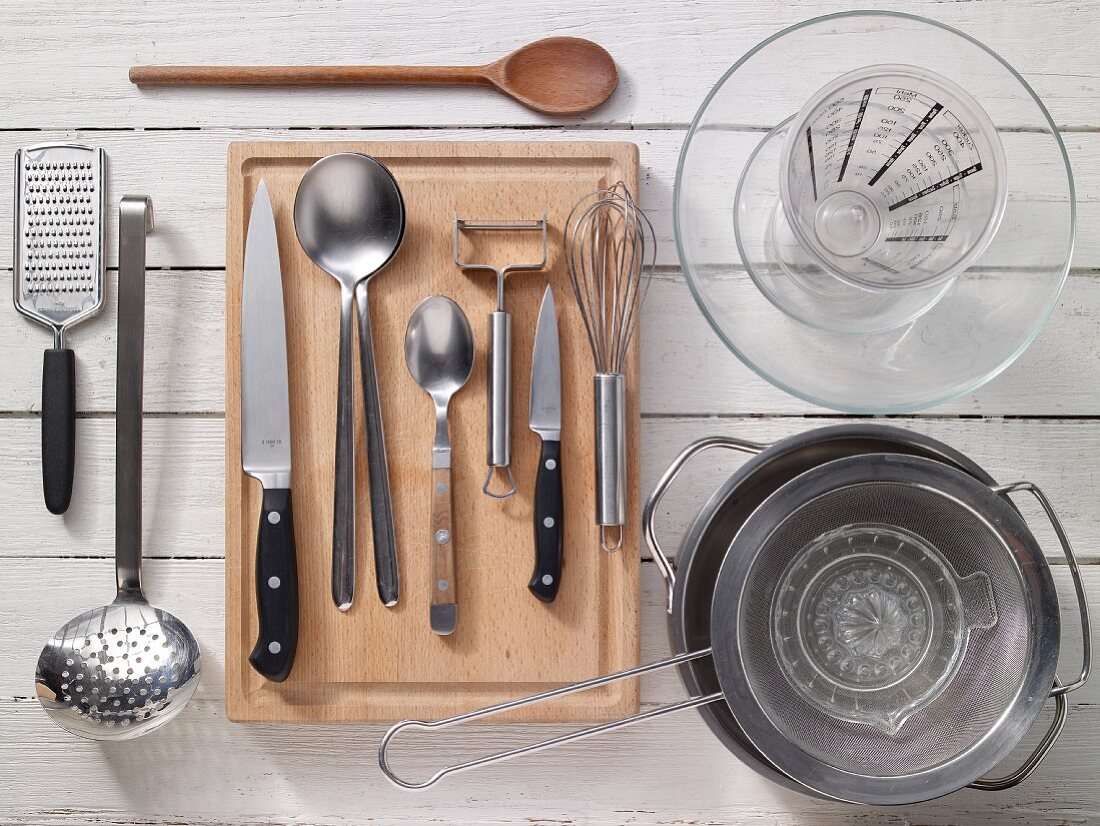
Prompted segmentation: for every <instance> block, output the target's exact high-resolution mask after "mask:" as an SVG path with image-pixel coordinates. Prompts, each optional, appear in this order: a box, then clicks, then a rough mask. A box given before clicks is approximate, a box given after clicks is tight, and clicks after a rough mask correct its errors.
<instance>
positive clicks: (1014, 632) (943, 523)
mask: <svg viewBox="0 0 1100 826" xmlns="http://www.w3.org/2000/svg"><path fill="white" fill-rule="evenodd" d="M867 524H875V525H883V526H891V527H893V528H896V529H900V530H902V531H905V532H908V533H910V534H913V535H914V536H916V537H919V538H920V539H921V540H923V541H924V542H926V543H928V544H929V545H931V546H932V547H934V548H936V549H937V550H938V551H939V553H940V554H941V555H942V556H943V559H944V560H945V561H946V562H948V563H949V564H950V565H951V567H952V568H953V569H954V571H955V572H956V573H957V574H958V576H959V577H960V578H963V579H965V578H967V577H969V576H971V575H973V574H976V573H979V574H984V575H985V576H987V577H988V580H989V586H990V590H991V591H992V596H993V604H994V605H995V606H996V608H997V616H996V623H995V624H994V625H992V627H989V628H980V627H979V628H974V629H972V630H971V632H970V634H969V637H968V639H967V640H966V647H965V650H964V651H963V652H962V654H961V657H960V660H959V663H958V666H957V670H956V671H955V673H954V675H953V676H952V677H951V679H950V680H949V681H948V682H947V683H946V685H945V686H944V687H943V688H942V690H941V692H940V693H939V695H938V696H936V697H935V698H934V699H932V700H931V701H930V702H928V703H927V704H926V705H924V706H923V707H921V708H919V709H917V710H916V711H914V712H913V713H912V714H911V715H910V716H909V717H908V718H907V719H906V720H905V721H904V722H903V723H902V725H901V726H900V728H898V729H897V731H896V732H895V733H892V734H891V733H889V732H887V731H884V730H883V729H882V728H880V727H877V726H875V725H870V724H866V723H858V722H853V721H851V720H845V719H839V718H837V717H836V716H834V715H832V714H829V713H826V712H825V711H824V710H822V709H821V708H818V707H817V706H815V705H814V704H812V703H810V702H809V701H808V700H807V698H806V696H805V693H804V692H803V691H801V690H799V689H797V688H796V687H795V686H793V685H792V684H791V681H790V679H789V677H788V676H787V674H786V673H785V672H784V669H783V667H782V666H781V664H780V662H779V659H778V655H777V652H776V649H775V646H774V642H773V637H772V634H771V632H770V627H769V624H770V622H771V617H772V612H773V608H774V600H775V594H776V590H777V588H778V587H779V585H780V583H781V581H782V579H783V576H784V573H785V571H786V570H787V568H788V566H789V565H790V563H791V561H792V560H793V559H794V558H795V556H796V555H798V554H799V552H800V551H802V550H803V549H804V548H806V546H807V545H809V544H810V543H812V542H814V541H815V540H816V539H818V538H819V537H821V536H822V535H823V534H826V533H828V532H830V531H837V530H842V529H845V528H848V527H850V526H855V525H867ZM1031 610H1032V607H1031V606H1030V604H1029V596H1028V594H1027V592H1026V591H1025V589H1024V585H1023V582H1022V581H1021V579H1020V574H1019V569H1018V567H1017V565H1016V563H1015V561H1014V560H1013V558H1012V554H1011V552H1010V550H1009V549H1008V548H1006V547H1005V545H1004V543H1003V542H1002V541H1001V540H1000V538H999V537H998V536H997V535H996V534H994V533H993V531H991V530H990V529H989V527H988V526H987V525H986V524H985V523H984V522H983V521H982V520H981V519H979V518H978V517H976V516H975V515H974V514H973V513H972V512H970V511H969V510H968V509H966V508H965V507H962V506H960V504H959V503H957V502H955V501H954V500H952V499H950V498H948V497H947V496H945V495H943V494H941V493H937V492H935V491H931V490H928V489H925V488H922V487H918V486H916V485H906V484H897V483H885V482H871V483H861V484H856V485H851V486H848V487H844V488H839V489H837V490H834V491H832V492H829V493H826V494H823V495H821V496H819V497H817V498H815V499H814V500H812V501H811V502H809V503H808V504H806V505H804V506H802V507H800V508H797V509H795V510H794V511H792V512H791V514H789V515H788V516H787V518H786V519H785V520H783V522H782V523H781V524H780V525H779V527H778V528H777V529H776V530H775V531H773V532H772V533H771V535H770V536H769V537H768V538H767V540H766V541H765V543H764V545H763V546H762V547H761V548H760V550H759V553H756V554H755V558H754V562H753V564H752V566H751V567H750V569H749V572H748V574H747V576H746V578H745V585H744V591H743V597H742V604H741V613H740V617H739V620H738V628H737V634H738V644H739V648H740V651H741V658H742V662H743V665H744V671H745V676H746V680H747V682H748V685H749V687H750V688H751V690H752V692H753V694H754V695H755V697H756V700H757V702H758V703H759V704H760V706H761V708H762V709H763V710H764V713H765V714H766V715H767V716H768V718H769V719H770V720H771V722H772V723H773V724H774V725H775V726H776V728H778V729H779V730H780V731H781V732H782V733H783V734H784V736H785V737H786V738H787V739H789V740H790V741H791V742H793V743H794V744H796V745H797V746H798V747H799V748H801V749H803V750H804V751H806V752H807V753H808V754H810V755H812V756H813V757H815V758H816V759H818V760H820V761H822V762H824V763H826V764H828V765H830V766H833V767H835V768H838V769H841V770H843V771H849V772H854V773H857V774H863V775H869V776H879V777H895V776H901V775H908V774H913V773H916V772H921V771H925V770H928V769H931V768H934V767H937V766H941V765H943V764H944V763H947V762H949V761H951V760H953V759H954V758H956V757H958V756H960V755H961V754H963V753H964V752H966V751H967V750H969V749H970V748H971V747H973V746H974V745H975V744H976V743H977V742H978V741H979V740H981V739H982V738H983V737H985V736H986V735H987V734H988V733H989V731H990V730H991V729H992V728H994V726H995V725H996V723H997V721H998V719H999V718H1000V717H1001V716H1002V715H1003V713H1004V712H1005V710H1006V709H1007V708H1008V707H1009V706H1010V704H1011V703H1012V701H1013V699H1014V697H1015V696H1016V694H1017V693H1018V691H1019V689H1020V686H1021V684H1022V682H1023V679H1024V676H1025V674H1026V673H1027V671H1028V668H1029V662H1028V656H1029V654H1028V652H1029V651H1030V650H1031V646H1030V645H1029V639H1030V634H1031V623H1030V615H1031Z"/></svg>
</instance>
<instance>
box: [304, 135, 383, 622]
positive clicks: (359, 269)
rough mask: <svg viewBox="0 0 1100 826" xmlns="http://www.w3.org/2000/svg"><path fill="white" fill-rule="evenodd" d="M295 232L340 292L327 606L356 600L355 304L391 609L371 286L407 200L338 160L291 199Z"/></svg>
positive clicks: (363, 165) (378, 542) (373, 172)
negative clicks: (353, 357)
mask: <svg viewBox="0 0 1100 826" xmlns="http://www.w3.org/2000/svg"><path fill="white" fill-rule="evenodd" d="M294 231H295V232H296V233H297V235H298V242H299V243H300V244H301V245H302V249H303V250H305V253H306V255H308V256H309V257H310V259H311V260H312V261H313V263H314V264H316V265H317V266H318V267H320V268H321V269H322V270H324V271H325V272H327V273H328V274H329V275H331V276H332V277H333V278H335V279H336V281H337V282H338V283H339V284H340V355H339V361H338V367H337V390H336V469H335V479H334V487H333V517H332V600H333V602H334V603H335V604H336V607H337V608H339V609H340V610H341V611H347V610H348V609H349V608H351V602H352V599H353V598H354V596H355V412H354V409H353V407H352V401H353V398H354V397H353V395H352V365H353V360H352V330H353V325H354V319H355V305H356V301H357V300H358V304H359V368H360V372H361V374H362V382H363V405H364V407H365V408H366V424H367V471H368V474H369V476H370V507H371V514H370V515H371V532H372V536H373V539H374V570H375V576H376V578H377V583H378V597H379V599H381V600H382V604H383V605H385V606H386V607H392V606H393V605H396V604H397V599H398V596H399V583H398V573H397V540H396V538H395V535H394V528H393V502H392V500H391V499H390V477H389V468H388V465H387V463H386V440H385V434H384V432H383V428H382V404H381V401H380V399H379V395H378V374H377V372H376V370H375V365H374V344H373V339H372V338H371V324H370V305H369V300H368V293H367V287H368V284H367V282H368V281H369V280H370V279H371V278H372V277H373V276H374V275H375V274H376V273H377V272H378V271H379V270H381V269H382V268H383V267H385V266H386V264H388V263H389V261H390V259H391V258H393V256H394V255H395V254H396V253H397V249H398V247H400V246H401V239H402V237H403V236H404V234H405V201H404V199H403V198H402V197H401V190H400V189H399V188H398V186H397V181H396V180H394V177H393V175H391V174H390V171H389V170H388V169H386V167H384V166H383V165H382V164H381V163H379V162H378V161H376V160H375V159H374V158H372V157H370V156H368V155H362V154H360V153H357V152H339V153H337V154H335V155H329V156H327V157H324V158H321V159H320V160H319V161H317V162H316V163H315V164H313V166H311V167H310V168H309V169H308V170H307V171H306V174H305V175H304V176H303V177H302V182H301V183H300V184H299V185H298V193H297V195H296V196H295V197H294Z"/></svg>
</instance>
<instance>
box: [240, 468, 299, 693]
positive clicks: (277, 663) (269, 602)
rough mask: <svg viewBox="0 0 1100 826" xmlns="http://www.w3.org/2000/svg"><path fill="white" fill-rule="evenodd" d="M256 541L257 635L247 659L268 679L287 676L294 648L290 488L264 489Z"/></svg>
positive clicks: (294, 574)
mask: <svg viewBox="0 0 1100 826" xmlns="http://www.w3.org/2000/svg"><path fill="white" fill-rule="evenodd" d="M258 535H259V538H258V540H257V542H256V606H257V609H258V613H259V616H260V637H259V639H258V640H256V647H255V648H254V649H252V654H251V655H250V656H249V658H248V661H249V662H250V663H251V664H252V667H253V668H255V669H256V670H257V671H258V672H260V673H261V674H263V675H264V676H265V677H266V678H267V679H269V680H271V681H272V682H276V683H281V682H282V681H283V680H285V679H286V678H287V677H289V676H290V669H291V667H292V666H293V665H294V652H295V650H296V649H297V648H298V564H297V559H296V553H295V550H294V513H293V510H292V508H291V503H290V490H289V489H288V488H281V489H273V490H265V491H264V503H263V508H262V513H261V515H260V529H259V531H258Z"/></svg>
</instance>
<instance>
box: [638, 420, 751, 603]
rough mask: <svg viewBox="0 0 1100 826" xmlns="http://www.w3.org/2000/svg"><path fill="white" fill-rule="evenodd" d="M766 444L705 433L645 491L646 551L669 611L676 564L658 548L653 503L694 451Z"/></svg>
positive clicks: (741, 450)
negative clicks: (662, 584) (665, 592)
mask: <svg viewBox="0 0 1100 826" xmlns="http://www.w3.org/2000/svg"><path fill="white" fill-rule="evenodd" d="M766 447H767V445H765V444H761V443H759V442H750V441H747V440H746V439H737V438H734V437H733V436H707V437H705V438H703V439H699V440H697V441H694V442H692V443H691V444H689V445H688V446H687V447H685V448H684V449H683V450H682V451H680V455H679V456H677V457H676V458H675V459H674V460H673V461H672V464H671V465H669V466H668V470H666V471H665V472H664V475H663V476H661V478H660V480H659V481H658V482H657V485H656V486H655V487H654V488H653V492H652V493H650V494H649V498H648V499H647V500H646V503H645V508H644V509H643V510H642V530H643V532H644V534H645V542H646V545H648V546H649V552H650V554H651V555H652V556H653V561H654V562H656V563H657V567H658V568H659V569H660V571H661V576H663V577H664V579H665V585H666V586H667V588H668V608H667V610H668V613H670V614H671V613H672V592H673V590H674V588H675V585H676V568H675V567H674V565H673V563H672V560H670V559H669V557H668V554H666V553H665V552H664V549H663V548H661V543H660V542H659V541H658V539H657V532H656V530H655V529H654V527H653V519H654V516H655V515H656V513H657V506H658V505H660V504H661V500H662V499H664V498H665V494H666V493H667V492H668V489H669V486H670V485H671V484H672V482H673V481H674V480H675V479H676V477H677V476H679V475H680V471H682V470H683V469H684V466H685V465H687V463H688V462H689V461H690V460H691V459H692V458H693V457H695V456H697V455H698V454H700V453H703V452H704V451H707V450H711V449H713V448H722V449H723V450H735V451H738V452H739V453H754V454H755V453H760V452H761V451H762V450H764V448H766Z"/></svg>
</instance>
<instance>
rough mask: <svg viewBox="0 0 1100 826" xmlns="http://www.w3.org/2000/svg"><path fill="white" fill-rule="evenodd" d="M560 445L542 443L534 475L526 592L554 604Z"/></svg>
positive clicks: (558, 553)
mask: <svg viewBox="0 0 1100 826" xmlns="http://www.w3.org/2000/svg"><path fill="white" fill-rule="evenodd" d="M561 520H562V496H561V442H551V441H543V443H542V454H541V455H540V456H539V472H538V474H537V475H536V476H535V572H534V573H533V574H532V575H531V581H530V582H529V583H527V588H528V590H529V591H530V592H531V593H532V594H534V595H535V596H536V597H538V598H539V599H540V600H542V601H543V602H553V601H554V598H555V597H557V595H558V585H560V584H561V529H562V522H561Z"/></svg>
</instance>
